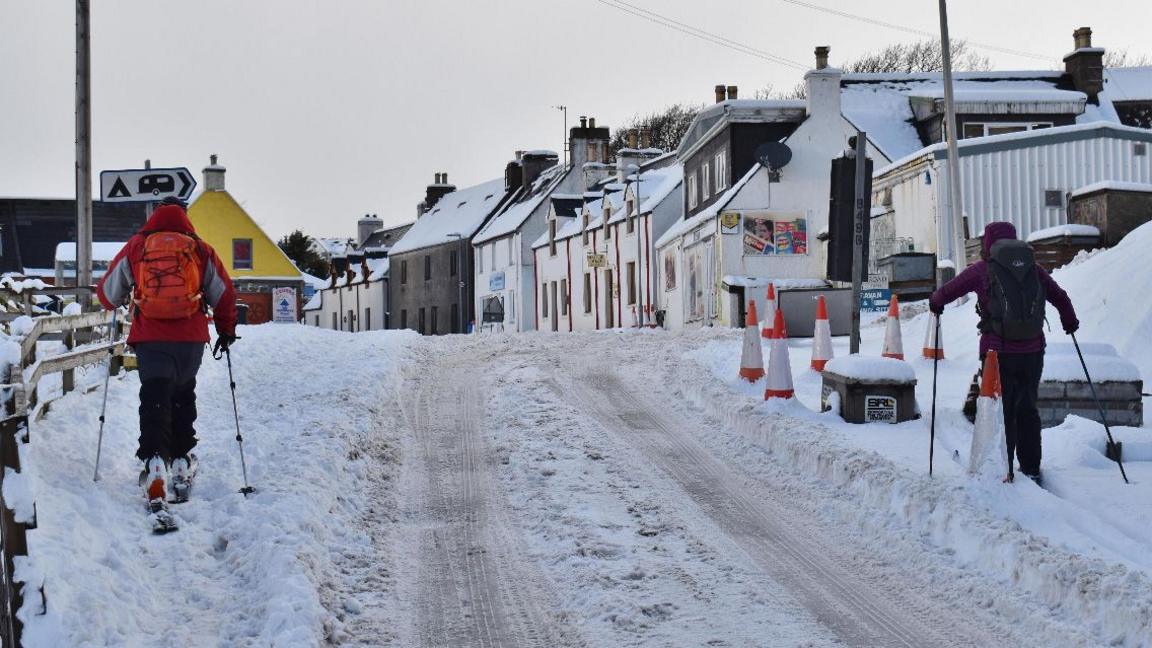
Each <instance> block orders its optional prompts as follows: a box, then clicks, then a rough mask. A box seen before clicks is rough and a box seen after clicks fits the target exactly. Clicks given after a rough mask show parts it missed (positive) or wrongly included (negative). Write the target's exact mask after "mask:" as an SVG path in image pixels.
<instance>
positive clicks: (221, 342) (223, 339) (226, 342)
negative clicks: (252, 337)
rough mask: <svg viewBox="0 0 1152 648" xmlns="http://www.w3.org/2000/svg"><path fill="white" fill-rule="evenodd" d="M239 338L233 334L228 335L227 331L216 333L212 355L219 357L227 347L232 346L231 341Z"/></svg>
mask: <svg viewBox="0 0 1152 648" xmlns="http://www.w3.org/2000/svg"><path fill="white" fill-rule="evenodd" d="M239 339H240V338H238V337H236V336H235V335H228V334H227V333H220V334H218V335H217V336H216V346H214V347H212V355H214V356H217V357H219V356H220V355H222V354H223V353H224V352H225V351H227V350H228V347H230V346H232V343H233V342H235V341H236V340H239Z"/></svg>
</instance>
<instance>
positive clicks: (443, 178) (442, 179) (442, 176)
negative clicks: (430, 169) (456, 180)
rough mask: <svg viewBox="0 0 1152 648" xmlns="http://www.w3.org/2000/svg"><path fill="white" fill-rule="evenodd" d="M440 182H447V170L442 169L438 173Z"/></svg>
mask: <svg viewBox="0 0 1152 648" xmlns="http://www.w3.org/2000/svg"><path fill="white" fill-rule="evenodd" d="M440 182H441V183H443V184H448V172H447V171H443V172H441V173H440Z"/></svg>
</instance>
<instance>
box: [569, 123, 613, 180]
mask: <svg viewBox="0 0 1152 648" xmlns="http://www.w3.org/2000/svg"><path fill="white" fill-rule="evenodd" d="M611 138H612V134H611V133H610V132H609V129H608V128H606V127H600V128H597V127H596V119H595V118H592V119H589V118H587V117H584V116H583V115H581V117H580V125H579V126H573V127H572V128H571V129H569V131H568V163H569V164H571V165H572V166H573V167H575V168H580V167H583V166H584V164H585V163H586V162H603V161H604V160H606V159H607V157H606V153H607V151H608V142H609V140H610V139H611Z"/></svg>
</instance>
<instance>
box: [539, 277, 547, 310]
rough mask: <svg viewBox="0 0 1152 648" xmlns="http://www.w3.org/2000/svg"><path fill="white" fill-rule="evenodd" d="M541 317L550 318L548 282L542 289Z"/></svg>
mask: <svg viewBox="0 0 1152 648" xmlns="http://www.w3.org/2000/svg"><path fill="white" fill-rule="evenodd" d="M540 316H541V317H548V282H547V281H545V282H544V285H543V286H541V287H540Z"/></svg>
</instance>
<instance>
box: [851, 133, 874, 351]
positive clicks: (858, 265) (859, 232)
mask: <svg viewBox="0 0 1152 648" xmlns="http://www.w3.org/2000/svg"><path fill="white" fill-rule="evenodd" d="M866 142H867V139H866V138H865V135H864V131H862V130H857V131H856V194H855V195H856V211H855V217H854V218H853V219H852V333H851V336H850V337H849V339H848V352H849V353H860V289H861V284H862V282H863V275H864V228H865V227H867V221H866V220H865V219H866V218H868V217H869V214H867V213H866V211H865V210H866V208H867V206H868V205H869V204H870V203H871V197H870V196H865V195H864V170H865V165H866V164H867V163H866V160H867V151H866V150H865V143H866Z"/></svg>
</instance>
